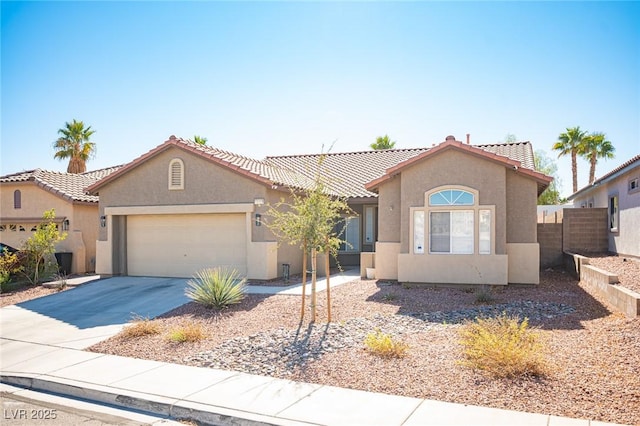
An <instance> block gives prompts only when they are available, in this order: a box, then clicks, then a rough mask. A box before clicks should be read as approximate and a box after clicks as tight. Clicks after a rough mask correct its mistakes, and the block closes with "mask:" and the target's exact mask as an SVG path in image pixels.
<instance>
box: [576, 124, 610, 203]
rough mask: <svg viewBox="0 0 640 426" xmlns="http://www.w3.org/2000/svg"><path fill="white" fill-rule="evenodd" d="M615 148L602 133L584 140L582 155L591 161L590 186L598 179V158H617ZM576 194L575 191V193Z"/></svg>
mask: <svg viewBox="0 0 640 426" xmlns="http://www.w3.org/2000/svg"><path fill="white" fill-rule="evenodd" d="M615 150H616V149H615V148H614V147H613V144H612V143H611V142H610V141H608V140H607V136H606V135H605V134H604V133H602V132H594V133H591V134H589V135H587V136H585V138H584V146H583V149H582V151H581V152H580V155H581V156H582V157H584V158H585V159H586V160H587V161H589V166H590V167H589V185H591V184H592V183H593V181H594V180H595V179H596V164H597V163H598V158H604V159H605V160H606V159H610V158H613V157H615V154H614V152H615ZM574 192H575V191H574Z"/></svg>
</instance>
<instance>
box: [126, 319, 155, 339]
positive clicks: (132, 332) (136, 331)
mask: <svg viewBox="0 0 640 426" xmlns="http://www.w3.org/2000/svg"><path fill="white" fill-rule="evenodd" d="M160 331H161V327H160V324H158V322H156V321H153V320H150V319H149V318H136V319H134V320H132V321H131V325H128V326H127V327H125V328H124V329H123V330H122V331H121V332H120V335H121V336H122V337H124V338H125V339H132V338H135V337H142V336H149V335H153V334H159V333H160Z"/></svg>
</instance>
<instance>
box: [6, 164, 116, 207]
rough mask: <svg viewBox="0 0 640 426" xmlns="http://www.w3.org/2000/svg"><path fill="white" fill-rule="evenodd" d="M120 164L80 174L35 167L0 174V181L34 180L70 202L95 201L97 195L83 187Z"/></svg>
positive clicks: (109, 172)
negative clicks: (33, 168) (88, 192)
mask: <svg viewBox="0 0 640 426" xmlns="http://www.w3.org/2000/svg"><path fill="white" fill-rule="evenodd" d="M120 167H121V166H115V167H108V168H105V169H100V170H94V171H90V172H85V173H81V174H75V173H64V172H53V171H49V170H42V169H35V170H28V171H24V172H19V173H14V174H10V175H5V176H0V183H13V182H34V183H35V184H36V185H38V186H39V187H41V188H43V189H44V190H46V191H49V192H51V193H53V194H55V195H58V196H60V197H62V198H64V199H66V200H69V201H71V202H80V203H97V202H98V197H97V196H95V195H88V194H87V193H86V192H85V188H86V187H88V186H90V185H93V184H94V183H96V182H97V181H99V180H100V179H102V178H104V177H106V176H109V175H110V174H111V173H113V172H115V171H117V170H118V169H119V168H120Z"/></svg>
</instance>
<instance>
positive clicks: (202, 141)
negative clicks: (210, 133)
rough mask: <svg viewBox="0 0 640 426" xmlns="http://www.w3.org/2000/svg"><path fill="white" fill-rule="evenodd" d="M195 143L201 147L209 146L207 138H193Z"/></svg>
mask: <svg viewBox="0 0 640 426" xmlns="http://www.w3.org/2000/svg"><path fill="white" fill-rule="evenodd" d="M193 141H194V142H195V143H197V144H199V145H206V144H207V138H205V137H202V136H198V135H195V136H194V137H193Z"/></svg>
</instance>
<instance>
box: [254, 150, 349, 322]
mask: <svg viewBox="0 0 640 426" xmlns="http://www.w3.org/2000/svg"><path fill="white" fill-rule="evenodd" d="M324 158H325V156H324V155H322V156H321V157H320V160H319V162H318V171H317V173H316V176H315V179H314V184H313V187H312V188H310V189H306V190H303V191H300V192H296V191H293V190H292V191H291V200H292V201H291V202H286V201H285V200H284V199H282V200H280V202H278V203H276V204H275V205H271V206H269V210H268V212H267V214H266V216H267V217H268V218H269V220H268V221H266V226H267V227H268V228H269V229H270V230H271V231H272V232H273V233H274V234H275V236H276V237H277V238H278V240H280V241H284V242H287V243H288V244H291V245H298V246H299V247H300V248H301V249H302V254H303V256H304V257H303V265H302V270H303V278H302V308H301V311H300V319H301V320H302V319H303V318H304V307H305V285H306V269H307V268H306V259H307V256H309V255H310V257H311V321H312V322H315V320H316V277H317V270H316V269H317V268H316V265H317V255H318V253H319V252H320V253H322V252H324V253H326V254H327V265H328V261H329V254H333V255H334V256H335V255H336V254H337V250H338V247H339V246H340V244H342V243H343V242H344V241H343V240H342V239H341V235H342V230H343V229H344V224H345V221H344V219H343V218H342V214H343V213H349V212H351V208H350V207H349V206H348V205H347V202H346V201H345V200H344V199H341V198H338V197H333V196H331V195H329V194H328V193H327V191H326V188H327V186H326V182H325V180H324V177H323V176H322V173H321V167H322V163H323V161H324ZM336 224H338V228H339V227H340V225H342V230H339V231H338V232H336V228H337V227H336ZM327 269H328V268H327ZM327 289H329V276H328V275H327ZM330 297H331V296H330V293H329V292H327V308H328V310H329V321H331V310H330V309H331V307H330V306H331V300H330Z"/></svg>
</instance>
